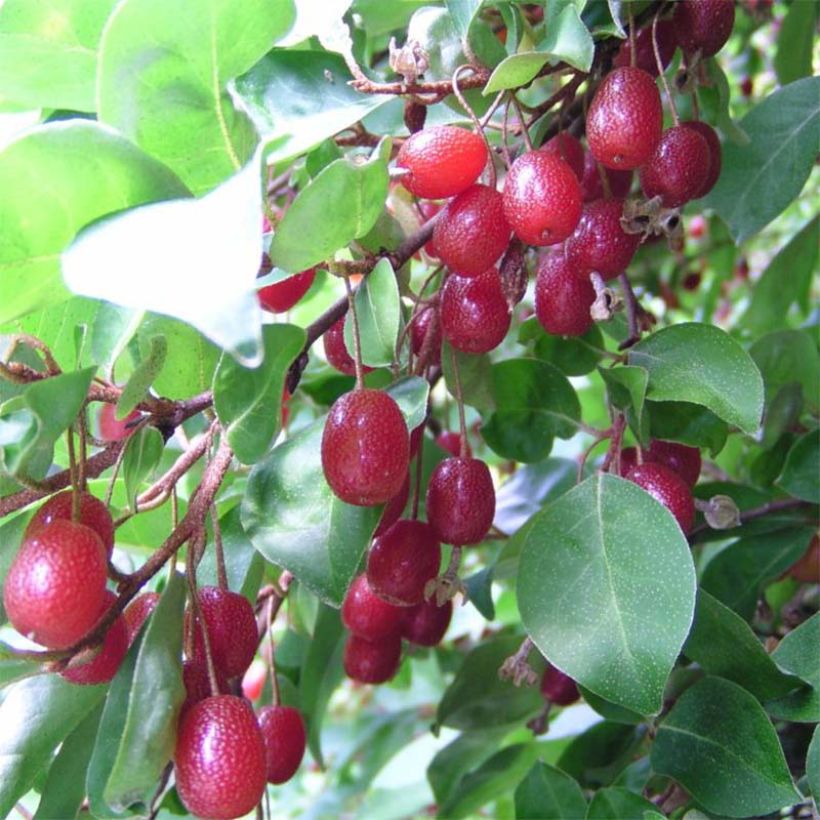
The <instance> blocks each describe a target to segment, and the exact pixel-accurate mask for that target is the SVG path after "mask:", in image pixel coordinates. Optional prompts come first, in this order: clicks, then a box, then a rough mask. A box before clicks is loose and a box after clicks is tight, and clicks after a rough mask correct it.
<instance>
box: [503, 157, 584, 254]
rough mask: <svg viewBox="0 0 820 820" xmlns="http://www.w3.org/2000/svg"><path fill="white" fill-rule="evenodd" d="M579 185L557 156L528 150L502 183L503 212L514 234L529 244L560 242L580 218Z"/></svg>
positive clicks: (566, 165)
mask: <svg viewBox="0 0 820 820" xmlns="http://www.w3.org/2000/svg"><path fill="white" fill-rule="evenodd" d="M581 199H582V197H581V184H580V183H579V182H578V178H577V177H576V176H575V173H574V172H573V170H572V168H571V167H570V166H569V165H568V164H567V163H566V162H564V161H563V160H562V159H561V157H560V156H558V155H556V154H554V153H552V152H545V151H530V152H529V153H527V154H523V155H522V156H520V157H519V158H518V159H517V160H516V161H515V162H514V163H513V164H512V167H511V168H510V170H509V172H508V173H507V178H506V180H505V181H504V213H505V214H506V217H507V222H509V223H510V225H511V227H512V229H513V232H514V233H515V235H516V236H517V237H518V238H519V239H521V240H522V241H523V242H526V243H527V244H528V245H539V246H544V245H556V244H557V243H558V242H563V241H564V240H565V239H566V238H567V237H568V236H569V235H570V234H571V233H572V232H573V231H574V230H575V226H576V225H577V224H578V220H579V219H580V218H581Z"/></svg>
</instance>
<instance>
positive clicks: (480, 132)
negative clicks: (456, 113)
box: [453, 64, 497, 190]
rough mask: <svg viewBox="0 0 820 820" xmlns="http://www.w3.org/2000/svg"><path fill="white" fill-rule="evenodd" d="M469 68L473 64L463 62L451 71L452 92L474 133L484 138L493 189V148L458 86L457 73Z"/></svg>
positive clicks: (494, 180) (494, 182) (494, 183)
mask: <svg viewBox="0 0 820 820" xmlns="http://www.w3.org/2000/svg"><path fill="white" fill-rule="evenodd" d="M464 69H469V70H471V71H473V72H474V71H475V68H473V66H471V65H468V64H464V65H460V66H459V67H458V68H457V69H456V70H455V72H454V73H453V94H455V95H456V98H457V99H458V101H459V102H460V103H461V107H462V108H463V109H464V110H465V111H466V112H467V116H468V117H469V118H470V119H471V120H472V121H473V125H474V126H475V130H476V133H477V134H478V135H479V136H480V137H481V139H483V140H484V145H486V146H487V157H488V169H487V170H488V175H489V186H490V188H492V189H493V190H495V187H496V184H497V180H496V175H495V163H494V162H493V148H492V146H491V145H490V143H489V140H488V139H487V135H486V134H485V133H484V128H483V127H482V125H481V120H479V118H478V116H477V115H476V113H475V111H473V108H472V106H471V105H470V103H468V102H467V100H466V98H465V97H464V94H462V93H461V89H460V88H459V87H458V75H459V74H460V73H461V72H462V71H463V70H464Z"/></svg>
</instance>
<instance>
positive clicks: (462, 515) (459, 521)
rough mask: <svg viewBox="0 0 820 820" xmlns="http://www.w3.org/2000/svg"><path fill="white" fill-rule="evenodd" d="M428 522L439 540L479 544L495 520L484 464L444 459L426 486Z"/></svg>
mask: <svg viewBox="0 0 820 820" xmlns="http://www.w3.org/2000/svg"><path fill="white" fill-rule="evenodd" d="M426 509H427V520H428V521H429V523H430V526H431V527H432V528H433V532H435V534H436V537H437V538H438V539H439V541H442V542H443V543H445V544H452V545H453V546H456V547H463V546H465V545H467V544H478V543H479V542H481V541H483V540H484V537H485V536H486V535H487V533H488V532H489V531H490V527H491V526H492V525H493V518H494V517H495V488H494V487H493V479H492V476H491V475H490V471H489V469H488V468H487V465H486V464H485V463H484V462H483V461H481V460H480V459H477V458H447V459H445V460H444V461H442V462H440V463H439V464H438V465H436V468H435V469H434V470H433V473H432V475H431V476H430V481H429V483H428V485H427V500H426Z"/></svg>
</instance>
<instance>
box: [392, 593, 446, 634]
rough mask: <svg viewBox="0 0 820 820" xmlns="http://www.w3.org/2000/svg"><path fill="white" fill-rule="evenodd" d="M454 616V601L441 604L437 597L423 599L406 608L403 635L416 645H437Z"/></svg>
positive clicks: (402, 628)
mask: <svg viewBox="0 0 820 820" xmlns="http://www.w3.org/2000/svg"><path fill="white" fill-rule="evenodd" d="M452 617H453V602H452V601H445V602H444V604H442V605H441V606H438V605H437V604H436V601H435V598H431V599H430V600H428V601H422V603H420V604H416V606H410V607H406V608H405V609H404V619H403V620H402V626H401V635H402V637H403V638H405V639H406V640H408V641H410V643H414V644H416V646H436V645H437V644H439V643H441V639H442V638H443V637H444V633H445V632H447V627H448V626H450V619H451V618H452Z"/></svg>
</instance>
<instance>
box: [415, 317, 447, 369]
mask: <svg viewBox="0 0 820 820" xmlns="http://www.w3.org/2000/svg"><path fill="white" fill-rule="evenodd" d="M428 334H431V336H432V338H431V339H430V345H429V346H428V350H429V351H430V357H429V359H428V360H427V363H428V364H441V319H440V318H439V316H438V310H437V309H436V308H435V307H432V306H431V307H425V308H422V309H421V310H420V311H419V312H418V313H417V314H416V316H415V318H414V319H413V322H412V324H411V325H410V344H411V346H412V348H413V353H414V354H415V355H416V356H421V353H422V351H423V350H424V342H425V340H426V339H427V335H428Z"/></svg>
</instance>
